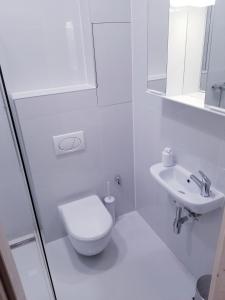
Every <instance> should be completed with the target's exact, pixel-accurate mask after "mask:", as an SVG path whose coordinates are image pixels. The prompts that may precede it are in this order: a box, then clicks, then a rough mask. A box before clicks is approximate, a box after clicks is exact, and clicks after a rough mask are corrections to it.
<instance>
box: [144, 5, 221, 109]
mask: <svg viewBox="0 0 225 300" xmlns="http://www.w3.org/2000/svg"><path fill="white" fill-rule="evenodd" d="M214 9H215V0H170V1H165V0H149V6H148V79H147V87H148V90H149V91H150V92H152V93H155V94H159V95H162V96H165V97H166V98H169V99H172V100H175V101H179V102H182V103H186V104H189V105H193V106H197V107H201V108H203V107H204V106H205V94H206V91H208V86H207V80H208V74H209V73H210V70H209V68H210V59H211V57H210V55H211V40H212V32H213V31H212V29H213V19H214V18H213V16H214ZM156 12H157V13H156ZM224 78H225V77H224ZM224 81H225V80H224ZM224 88H225V84H224ZM224 102H225V101H224Z"/></svg>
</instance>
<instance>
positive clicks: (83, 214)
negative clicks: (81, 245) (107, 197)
mask: <svg viewBox="0 0 225 300" xmlns="http://www.w3.org/2000/svg"><path fill="white" fill-rule="evenodd" d="M59 211H60V212H61V215H62V219H63V221H64V224H65V227H66V229H67V231H68V233H69V234H70V235H71V236H72V237H73V238H75V239H77V240H80V241H94V240H99V239H101V238H103V237H105V236H106V235H107V234H108V233H109V232H110V231H111V229H112V227H113V220H112V217H111V215H110V214H109V212H108V211H107V209H106V208H105V206H104V205H103V203H102V201H101V200H100V199H99V197H98V196H96V195H93V196H90V197H87V198H83V199H81V200H77V201H73V202H71V203H68V204H65V205H62V206H59Z"/></svg>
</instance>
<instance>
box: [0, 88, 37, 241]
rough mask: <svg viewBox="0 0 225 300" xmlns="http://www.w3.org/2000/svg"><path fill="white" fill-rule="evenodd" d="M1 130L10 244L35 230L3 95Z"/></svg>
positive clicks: (0, 201) (1, 215)
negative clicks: (11, 241)
mask: <svg viewBox="0 0 225 300" xmlns="http://www.w3.org/2000/svg"><path fill="white" fill-rule="evenodd" d="M0 128H1V130H0V140H1V155H0V223H1V224H2V225H3V227H4V229H5V232H6V235H7V238H8V240H12V239H15V238H19V237H21V236H23V235H26V234H29V233H32V232H33V231H34V229H33V223H32V217H31V211H30V206H29V201H30V199H29V197H28V194H27V191H26V188H25V184H24V181H23V177H22V173H21V171H20V167H19V163H18V159H17V155H16V152H15V148H14V145H13V141H12V136H11V132H10V128H9V124H8V120H7V117H6V113H5V109H4V106H3V100H2V95H1V93H0Z"/></svg>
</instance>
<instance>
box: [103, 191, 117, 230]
mask: <svg viewBox="0 0 225 300" xmlns="http://www.w3.org/2000/svg"><path fill="white" fill-rule="evenodd" d="M104 204H105V207H106V208H107V210H108V212H109V213H110V215H111V216H112V219H113V224H115V222H116V199H115V197H113V196H107V197H105V198H104Z"/></svg>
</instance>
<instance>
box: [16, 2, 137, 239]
mask: <svg viewBox="0 0 225 300" xmlns="http://www.w3.org/2000/svg"><path fill="white" fill-rule="evenodd" d="M94 2H95V1H92V2H91V5H92V6H93V5H94ZM128 4H129V3H128V2H126V1H125V2H124V3H123V5H122V7H123V8H124V11H126V14H121V11H117V10H114V9H112V10H111V11H110V13H109V11H108V7H105V6H98V5H100V4H99V1H96V7H95V10H94V12H92V15H91V19H94V20H95V21H96V22H97V23H98V24H97V25H94V26H97V28H98V30H97V31H96V30H93V40H94V46H95V51H96V53H95V55H96V71H97V81H98V82H97V83H98V89H97V90H96V89H89V90H84V91H79V92H71V93H61V94H55V95H46V96H39V97H32V98H25V99H18V100H16V102H15V103H16V108H17V113H18V116H19V120H20V125H21V129H22V133H23V138H24V142H25V146H26V151H27V155H28V159H29V164H30V168H31V172H32V179H33V182H34V188H35V195H36V199H37V201H36V203H37V206H38V211H39V213H40V217H41V218H40V220H41V224H42V229H43V232H44V236H45V238H46V241H51V240H54V239H57V238H59V237H61V236H63V235H64V234H65V232H64V230H63V226H62V224H61V220H60V218H59V215H58V211H57V206H58V205H59V204H62V203H65V202H69V201H72V200H75V199H78V198H80V197H83V196H86V195H89V194H93V193H96V194H98V195H99V196H100V197H103V196H104V195H105V194H106V181H107V180H110V181H111V182H112V192H113V194H114V195H115V196H116V198H117V208H116V209H117V214H123V213H126V212H129V211H131V210H133V209H134V180H133V136H132V124H133V123H132V103H131V100H132V99H131V43H130V31H129V26H130V24H129V23H127V21H128V19H127V18H128V16H129V15H130V7H129V5H128ZM113 7H114V8H116V6H114V5H113ZM97 8H98V9H97ZM100 9H101V13H99V14H98V13H97V12H98V11H99V10H100ZM122 11H123V10H122ZM117 13H120V15H119V16H118V15H117ZM103 15H104V20H106V19H107V20H109V21H110V22H111V23H110V24H107V26H106V25H105V24H104V23H101V21H102V18H103ZM98 18H99V19H98ZM118 19H119V23H118V22H117V21H118ZM123 21H124V22H123ZM95 28H96V27H95ZM112 32H113V34H112ZM108 35H110V36H111V42H110V43H105V40H106V38H107V36H108ZM121 37H123V38H121ZM118 41H120V43H119V44H118ZM107 47H108V48H107ZM125 50H126V51H125ZM109 51H110V58H109V59H108V60H107V59H106V57H103V55H101V53H102V52H104V53H107V52H109ZM111 62H113V66H112V64H111ZM121 62H123V63H121ZM112 67H113V69H112ZM100 72H102V73H103V74H104V78H103V79H104V80H101V78H99V77H98V74H99V75H100ZM115 74H128V75H127V76H125V77H124V78H123V80H120V77H119V76H117V77H116V76H115ZM107 87H110V89H109V90H108V89H107ZM124 87H125V88H124ZM77 130H84V132H85V137H86V144H87V148H86V150H85V151H84V152H80V153H73V154H69V155H65V156H64V157H56V155H55V153H54V148H53V141H52V137H53V136H54V135H59V134H63V133H68V132H73V131H77ZM118 174H119V175H121V177H122V186H121V187H117V186H115V185H114V183H113V180H114V176H115V175H118Z"/></svg>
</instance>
